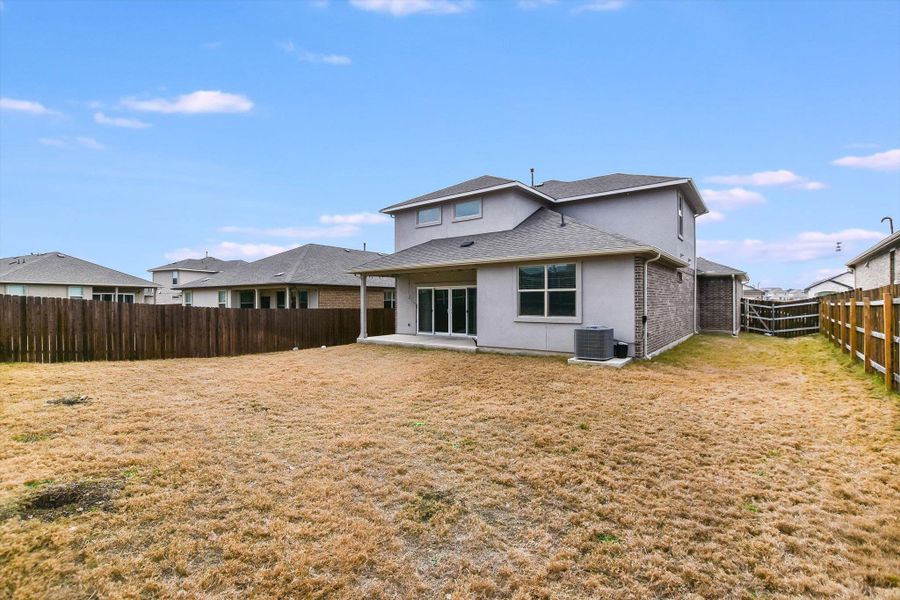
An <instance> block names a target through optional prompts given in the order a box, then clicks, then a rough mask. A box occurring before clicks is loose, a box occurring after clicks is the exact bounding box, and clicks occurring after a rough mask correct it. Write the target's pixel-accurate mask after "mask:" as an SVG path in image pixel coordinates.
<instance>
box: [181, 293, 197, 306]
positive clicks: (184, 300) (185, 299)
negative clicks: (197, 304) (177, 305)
mask: <svg viewBox="0 0 900 600" xmlns="http://www.w3.org/2000/svg"><path fill="white" fill-rule="evenodd" d="M181 304H182V305H183V306H193V305H194V292H193V290H184V292H182V294H181Z"/></svg>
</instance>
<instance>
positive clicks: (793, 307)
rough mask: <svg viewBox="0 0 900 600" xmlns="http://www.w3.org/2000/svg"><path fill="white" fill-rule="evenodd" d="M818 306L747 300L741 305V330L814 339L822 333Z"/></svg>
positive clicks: (812, 301)
mask: <svg viewBox="0 0 900 600" xmlns="http://www.w3.org/2000/svg"><path fill="white" fill-rule="evenodd" d="M818 306H819V301H818V300H816V299H808V300H799V301H796V302H793V301H790V302H779V301H777V300H754V299H752V298H744V299H743V300H742V301H741V328H742V329H743V330H744V331H753V332H755V333H763V334H766V335H776V336H778V337H796V336H798V335H810V334H813V333H815V332H817V331H818V330H819V310H818Z"/></svg>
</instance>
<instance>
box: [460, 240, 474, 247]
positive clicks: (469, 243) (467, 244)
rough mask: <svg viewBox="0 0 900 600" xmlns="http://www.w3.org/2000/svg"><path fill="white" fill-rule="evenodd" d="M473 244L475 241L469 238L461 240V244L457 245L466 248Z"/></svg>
mask: <svg viewBox="0 0 900 600" xmlns="http://www.w3.org/2000/svg"><path fill="white" fill-rule="evenodd" d="M473 245H475V242H474V241H472V240H469V241H468V242H463V243H462V244H460V245H459V247H460V248H468V247H469V246H473Z"/></svg>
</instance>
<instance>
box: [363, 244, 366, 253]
mask: <svg viewBox="0 0 900 600" xmlns="http://www.w3.org/2000/svg"><path fill="white" fill-rule="evenodd" d="M365 251H366V243H365V242H363V252H365Z"/></svg>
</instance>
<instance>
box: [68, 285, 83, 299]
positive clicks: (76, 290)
mask: <svg viewBox="0 0 900 600" xmlns="http://www.w3.org/2000/svg"><path fill="white" fill-rule="evenodd" d="M69 299H70V300H82V299H84V288H83V287H81V286H77V285H70V286H69Z"/></svg>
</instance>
